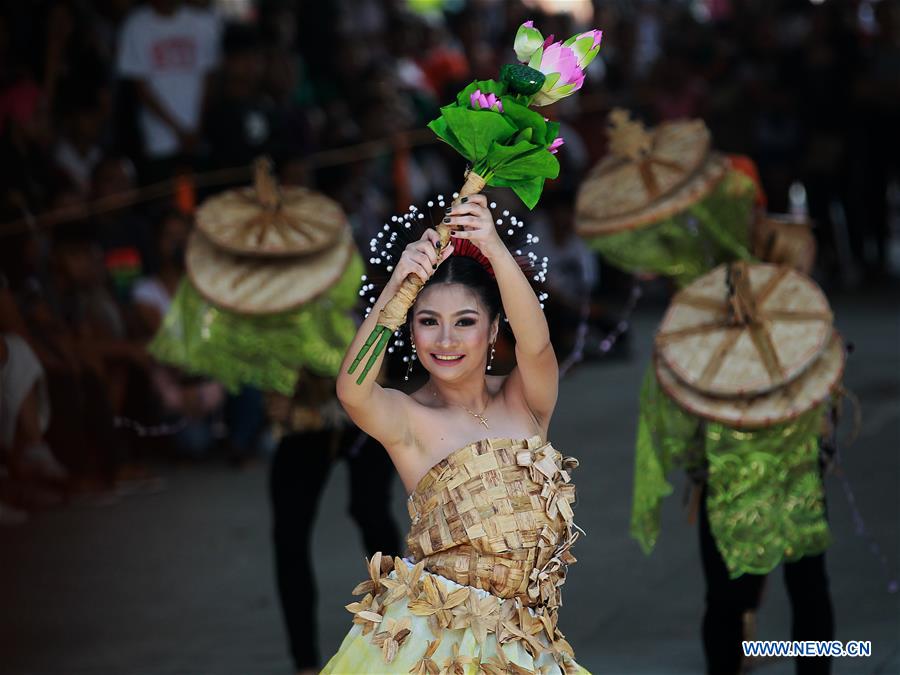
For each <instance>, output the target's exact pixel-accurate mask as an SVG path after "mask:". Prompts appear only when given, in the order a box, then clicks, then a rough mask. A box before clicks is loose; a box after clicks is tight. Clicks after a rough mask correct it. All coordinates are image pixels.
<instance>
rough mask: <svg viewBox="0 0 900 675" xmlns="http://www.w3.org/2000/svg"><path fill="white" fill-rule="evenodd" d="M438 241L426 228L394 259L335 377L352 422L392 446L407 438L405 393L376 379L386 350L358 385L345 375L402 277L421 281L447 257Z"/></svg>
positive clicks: (445, 250)
mask: <svg viewBox="0 0 900 675" xmlns="http://www.w3.org/2000/svg"><path fill="white" fill-rule="evenodd" d="M438 241H440V238H439V237H438V234H437V232H435V231H434V230H426V231H425V233H424V234H423V235H422V238H421V239H419V241H415V242H413V243H411V244H409V245H408V246H407V247H406V249H405V250H404V251H403V254H402V255H401V256H400V260H398V261H397V265H396V266H395V268H394V272H393V274H392V275H391V278H390V280H389V281H388V283H387V284H386V285H385V287H384V290H383V291H382V292H381V295H380V296H379V297H378V300H377V301H376V302H375V305H374V306H373V307H372V311H371V312H370V313H369V316H368V317H367V318H366V320H365V321H363V323H362V325H361V326H360V327H359V330H358V331H357V332H356V337H354V338H353V342H352V344H351V345H350V347H349V349H348V350H347V354H346V355H345V356H344V362H343V363H342V364H341V371H340V373H339V374H338V378H337V396H338V399H339V400H340V402H341V405H343V406H344V409H345V410H346V411H347V414H348V415H350V418H351V419H352V420H353V422H354V423H355V424H356V425H357V426H358V427H359V428H360V429H362V430H363V431H365V432H366V433H367V434H369V435H370V436H372V437H373V438H374V439H376V440H377V441H379V442H380V443H381V444H382V445H384V446H385V447H390V446H395V445H397V444H399V443H402V442H403V441H405V440H406V439H407V436H408V434H409V424H408V420H407V419H406V416H405V413H404V411H405V403H406V399H407V398H408V397H407V396H406V394H403V393H402V392H400V391H397V390H394V389H385V388H383V387H382V386H381V385H379V384H378V383H377V382H376V381H375V380H376V376H377V373H378V372H379V370H380V369H381V364H382V363H383V362H384V355H385V352H386V350H385V352H382V353H381V354H380V355H379V357H378V360H377V361H376V362H375V364H374V366H373V367H372V370H371V371H370V372H369V374H368V376H367V377H366V378H365V379H364V380H363V381H362V383H361V384H357V382H356V380H357V375H358V373H357V374H353V375H350V374H348V372H347V371H348V369H349V367H350V364H351V363H352V361H353V358H354V356H355V355H356V354H357V353H358V352H359V350H360V348H361V347H362V346H363V344H364V343H365V341H366V338H368V337H369V334H370V333H371V332H372V329H373V328H375V325H376V324H377V323H378V316H379V314H380V313H381V309H382V308H383V307H384V306H385V305H386V304H387V303H388V301H389V300H390V299H391V298H392V297H394V295H395V294H396V292H397V290H398V289H399V288H400V285H401V284H402V283H403V280H404V279H406V277H407V276H408V275H410V274H415V275H416V276H418V277H419V278H420V279H422V280H423V281H428V279H430V278H431V275H432V274H434V270H436V269H437V266H438V265H440V264H441V263H442V262H443V261H444V260H446V259H447V257H448V256H449V255H450V254H451V253H453V247H452V246H448V247H447V248H445V249H444V251H443V253H442V254H441V256H440V258H439V257H438V254H437V251H436V250H435V244H436V243H437V242H438Z"/></svg>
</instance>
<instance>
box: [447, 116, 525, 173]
mask: <svg viewBox="0 0 900 675" xmlns="http://www.w3.org/2000/svg"><path fill="white" fill-rule="evenodd" d="M441 116H442V117H443V118H444V119H445V120H446V121H447V126H448V127H449V129H450V131H451V132H453V135H454V136H455V137H456V138H457V139H458V140H459V144H460V145H461V146H462V148H463V152H462V155H463V157H465V158H466V159H467V160H469V161H470V162H472V163H473V164H479V163H480V162H482V160H484V159H485V157H487V154H488V152H490V150H491V144H493V143H504V142H505V141H508V140H509V139H510V138H511V137H512V136H513V134H515V133H516V128H515V127H514V126H513V125H512V124H510V122H508V121H507V120H506V119H505V118H504V117H503V115H501V114H500V113H498V112H493V111H490V110H471V109H466V108H460V107H457V106H452V105H451V106H445V107H443V108H441Z"/></svg>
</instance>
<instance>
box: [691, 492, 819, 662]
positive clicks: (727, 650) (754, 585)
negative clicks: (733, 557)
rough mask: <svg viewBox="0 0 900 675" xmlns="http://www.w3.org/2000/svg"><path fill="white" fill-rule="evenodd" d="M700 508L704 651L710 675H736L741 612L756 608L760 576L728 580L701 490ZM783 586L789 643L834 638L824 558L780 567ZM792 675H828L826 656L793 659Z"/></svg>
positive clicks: (813, 558) (810, 557) (753, 575)
mask: <svg viewBox="0 0 900 675" xmlns="http://www.w3.org/2000/svg"><path fill="white" fill-rule="evenodd" d="M702 504H703V506H702V508H701V509H700V555H701V557H702V559H703V574H704V576H705V578H706V611H705V613H704V615H703V651H704V654H705V656H706V671H707V673H708V674H709V675H736V674H737V673H739V672H740V667H741V657H742V656H743V650H742V648H741V641H742V640H743V614H744V612H746V611H748V610H755V609H756V608H757V607H758V605H759V599H760V593H761V592H762V586H763V582H764V581H765V579H766V577H765V575H760V574H743V575H741V576H740V577H738V578H737V579H730V578H729V577H728V568H727V567H726V566H725V561H724V560H723V559H722V555H721V554H720V553H719V550H718V549H717V548H716V542H715V540H714V539H713V536H712V533H711V532H710V529H709V517H708V515H707V513H706V491H705V490H704V493H703V497H702ZM784 582H785V585H786V586H787V591H788V596H789V597H790V602H791V612H792V615H793V621H792V623H791V640H801V641H802V640H832V639H834V615H833V613H832V608H831V595H830V593H829V590H828V576H827V574H826V573H825V555H824V554H820V555H814V556H807V557H805V558H801V559H800V560H797V561H796V562H790V563H785V564H784ZM795 663H796V672H797V675H827V673H830V672H831V660H830V659H828V658H826V657H816V658H813V657H801V658H797V659H795Z"/></svg>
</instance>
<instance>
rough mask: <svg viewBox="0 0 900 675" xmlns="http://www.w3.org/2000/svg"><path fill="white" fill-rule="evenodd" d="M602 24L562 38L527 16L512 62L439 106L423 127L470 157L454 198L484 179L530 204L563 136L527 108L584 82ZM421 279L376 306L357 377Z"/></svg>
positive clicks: (554, 171)
mask: <svg viewBox="0 0 900 675" xmlns="http://www.w3.org/2000/svg"><path fill="white" fill-rule="evenodd" d="M601 37H602V32H601V31H599V30H591V31H588V32H586V33H579V34H578V35H574V36H572V37H571V38H569V39H568V40H566V41H565V42H554V41H553V36H552V35H551V36H550V37H549V38H547V39H546V40H545V39H544V37H543V36H542V35H541V33H540V31H538V30H537V29H536V28H534V25H533V22H531V21H527V22H525V23H523V24H522V25H521V26H520V27H519V31H518V33H517V34H516V41H515V47H514V48H515V52H516V56H517V57H518V60H519V63H511V64H507V65H505V66H503V68H502V69H501V71H500V80H499V81H497V80H478V81H475V82H472V83H471V84H470V85H469V86H467V87H466V88H465V89H463V90H462V91H461V92H459V94H457V96H456V101H455V102H454V103H451V104H450V105H447V106H444V107H443V108H441V115H440V117H438V118H437V119H435V120H432V121H431V122H430V123H429V124H428V127H429V128H430V129H431V130H432V131H434V133H435V134H437V136H438V137H439V138H440V139H441V140H443V141H444V142H446V143H447V144H449V145H450V146H451V147H452V148H453V149H454V150H456V151H457V152H458V153H459V154H460V155H462V156H463V157H465V158H466V160H467V161H468V162H469V166H470V167H471V168H470V170H469V171H468V172H467V174H466V181H465V184H464V185H463V187H462V189H461V190H460V192H459V197H458V198H459V199H461V198H462V197H466V196H468V195H471V194H475V193H478V192H481V190H482V189H484V187H485V185H491V186H495V187H508V188H511V189H512V190H513V192H515V193H516V195H517V196H518V197H519V199H521V200H522V202H523V203H524V204H525V206H527V207H528V208H529V209H532V208H534V206H535V204H537V202H538V199H540V196H541V192H543V189H544V181H545V180H546V179H547V178H556V177H557V176H558V175H559V162H558V161H557V159H556V156H555V155H556V153H557V151H558V150H559V148H560V147H561V146H562V145H563V143H564V141H563V139H562V138H561V137H560V136H559V123H557V122H551V121H550V120H548V119H547V118H545V117H544V116H543V115H541V114H540V113H538V112H536V111H535V110H533V109H532V107H533V106H545V105H550V104H551V103H555V102H556V101H558V100H559V99H561V98H565V97H566V96H571V95H572V94H574V93H575V92H576V91H578V90H579V89H580V88H581V86H582V84H583V83H584V69H585V68H586V67H587V66H588V64H590V62H591V61H593V60H594V57H596V56H597V52H598V51H599V50H600V39H601ZM437 232H438V234H439V235H440V237H441V244H440V250H443V248H444V247H445V246H447V243H448V242H449V241H450V229H449V227H447V226H446V225H445V224H443V223H442V224H440V225H438V226H437ZM423 284H424V282H422V280H421V279H419V278H418V277H417V276H415V275H410V276H409V277H408V278H407V279H406V280H404V282H403V284H402V285H401V288H400V290H399V291H398V292H397V295H396V296H394V297H393V298H392V299H391V300H390V301H389V302H388V303H387V304H386V305H385V306H384V308H383V309H382V310H381V315H380V316H379V320H378V325H377V326H376V328H375V329H374V330H373V331H372V334H371V335H370V336H369V338H368V339H367V340H366V342H365V344H364V345H363V347H362V349H361V350H360V352H359V354H358V355H357V356H356V358H355V359H354V361H353V363H352V364H351V365H350V369H349V372H350V373H351V374H352V373H354V372H355V371H356V368H357V367H358V366H359V364H360V362H361V361H362V359H363V357H364V356H365V355H366V354H367V353H368V351H369V349H371V348H372V345H375V349H374V350H373V351H372V354H371V356H370V357H369V360H368V362H367V364H366V367H365V369H364V370H363V372H362V374H361V375H360V376H359V378H358V379H357V382H358V383H362V382H363V380H365V378H366V375H367V374H368V372H369V370H370V369H371V368H372V366H373V365H374V363H375V361H376V360H377V359H378V356H379V355H380V354H381V352H382V351H383V350H384V348H385V347H386V346H387V343H388V341H389V339H390V335H391V333H392V332H393V331H395V330H397V329H398V328H399V327H400V326H402V325H403V323H404V322H405V321H406V313H407V312H408V311H409V308H410V307H412V304H413V302H415V299H416V296H417V295H418V293H419V291H420V290H421V288H422V286H423Z"/></svg>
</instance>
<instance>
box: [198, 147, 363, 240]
mask: <svg viewBox="0 0 900 675" xmlns="http://www.w3.org/2000/svg"><path fill="white" fill-rule="evenodd" d="M254 174H255V182H254V185H253V186H252V187H243V188H238V189H234V190H226V191H225V192H223V193H221V194H218V195H215V196H214V197H210V198H209V199H207V200H206V201H205V202H203V204H201V205H200V207H199V208H198V209H197V227H198V229H199V230H200V231H201V232H202V233H203V234H204V235H206V237H207V238H208V239H209V240H210V241H211V242H212V243H214V244H215V245H216V246H217V247H218V248H220V249H222V250H225V251H230V252H232V253H235V254H238V255H252V256H274V257H279V256H297V255H305V254H308V253H315V252H317V251H323V250H325V249H327V248H330V247H331V246H332V245H334V244H335V243H336V242H337V241H338V240H339V239H340V238H341V235H342V233H343V231H344V229H345V227H346V224H347V218H346V216H345V215H344V212H343V210H342V209H341V207H340V205H339V204H338V203H337V202H335V201H334V200H332V199H329V198H328V197H326V196H325V195H323V194H320V193H318V192H314V191H312V190H308V189H306V188H303V187H289V188H284V187H280V186H278V185H277V184H276V182H275V180H274V179H273V178H272V175H271V165H270V162H269V161H268V160H267V159H265V158H262V159H258V160H256V162H255V164H254Z"/></svg>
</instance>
